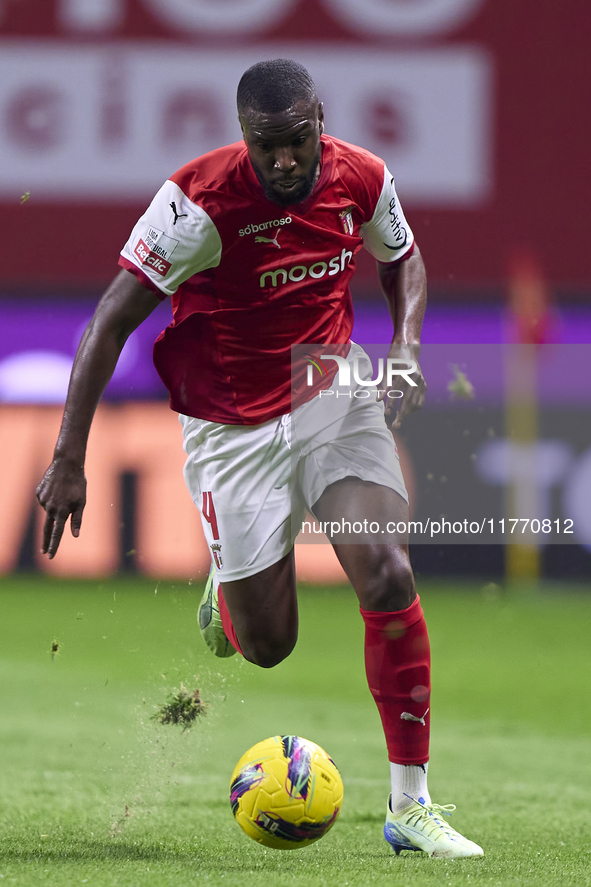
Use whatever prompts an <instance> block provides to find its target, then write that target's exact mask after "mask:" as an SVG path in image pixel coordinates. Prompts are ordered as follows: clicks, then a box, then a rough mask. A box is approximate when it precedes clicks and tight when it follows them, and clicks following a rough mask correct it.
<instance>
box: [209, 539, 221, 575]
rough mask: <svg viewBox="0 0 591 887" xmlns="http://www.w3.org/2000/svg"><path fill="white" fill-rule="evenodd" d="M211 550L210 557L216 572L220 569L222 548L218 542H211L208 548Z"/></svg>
mask: <svg viewBox="0 0 591 887" xmlns="http://www.w3.org/2000/svg"><path fill="white" fill-rule="evenodd" d="M209 547H210V548H211V556H212V558H213V562H214V564H215V565H216V567H217V569H218V570H221V569H222V546H221V544H220V543H219V542H212V543H211V545H210V546H209Z"/></svg>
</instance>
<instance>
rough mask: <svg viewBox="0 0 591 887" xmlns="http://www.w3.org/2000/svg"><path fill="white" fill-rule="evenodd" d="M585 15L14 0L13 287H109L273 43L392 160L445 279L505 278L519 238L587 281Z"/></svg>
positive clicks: (555, 271)
mask: <svg viewBox="0 0 591 887" xmlns="http://www.w3.org/2000/svg"><path fill="white" fill-rule="evenodd" d="M590 25H591V11H589V8H588V4H586V3H585V2H583V0H563V2H562V3H561V4H554V3H551V2H549V0H519V2H515V0H420V2H408V0H388V2H384V0H364V2H363V3H359V2H357V0H223V2H222V0H20V2H18V3H16V2H11V0H1V2H0V120H1V126H0V155H1V156H2V157H3V161H2V164H1V165H0V225H1V228H2V237H3V255H4V258H5V261H4V264H3V274H2V277H3V281H4V285H3V290H4V291H5V292H6V291H7V290H10V291H14V288H15V287H17V288H22V287H34V288H37V289H39V288H41V289H52V290H53V291H55V288H56V286H59V287H63V288H64V291H66V290H68V289H70V290H72V289H73V290H74V291H75V289H76V288H77V287H80V286H90V287H95V286H100V285H102V284H103V283H105V282H107V281H108V280H109V279H110V278H111V276H112V275H113V273H114V272H115V270H116V261H117V256H118V253H119V250H120V248H121V246H122V245H123V243H124V242H125V241H126V239H127V237H128V234H129V231H130V229H131V227H132V226H133V224H134V223H135V221H136V218H137V217H138V215H139V214H140V213H141V212H142V211H143V209H144V208H145V206H146V204H147V203H148V202H149V200H150V199H151V196H152V195H153V193H154V192H155V191H156V189H157V188H158V187H159V185H160V184H161V183H162V181H163V180H164V179H166V178H167V176H168V175H169V174H171V173H172V172H173V171H174V170H175V169H176V168H178V167H179V166H180V165H182V164H183V163H184V162H186V161H187V160H188V159H190V158H191V157H193V156H195V155H197V154H199V153H202V152H204V151H207V150H210V149H211V148H213V147H215V146H217V145H220V144H224V143H227V142H232V141H236V140H238V139H239V138H240V130H239V127H238V123H237V120H236V113H235V107H234V95H235V88H236V83H237V80H238V78H239V76H240V74H241V73H242V71H243V70H244V69H245V68H246V67H248V66H249V65H250V64H252V63H253V62H255V61H257V60H259V59H261V58H272V57H277V56H290V57H295V58H298V59H299V60H301V61H302V62H303V63H304V64H305V65H306V66H307V67H308V68H309V69H310V71H311V73H312V75H313V76H314V78H315V80H316V82H317V85H318V89H319V93H320V97H321V99H323V100H324V101H325V107H326V117H327V129H328V131H329V132H330V133H331V134H333V135H336V136H338V137H340V138H344V139H346V140H348V141H352V142H355V143H358V144H362V145H364V146H365V147H367V148H369V149H370V150H372V151H374V152H375V153H377V154H379V155H380V156H382V157H383V158H384V159H385V160H386V162H387V163H388V166H389V167H390V169H391V170H392V172H393V174H394V175H395V178H396V180H397V188H398V191H399V194H400V195H401V198H402V200H403V203H404V206H405V210H406V213H407V216H408V217H409V219H410V221H411V224H412V226H413V228H414V230H415V233H416V235H417V240H418V242H419V244H420V246H421V249H422V251H423V253H424V255H425V257H426V262H427V266H428V270H429V273H430V278H431V280H432V282H434V283H435V284H438V285H439V286H440V287H441V286H445V287H448V288H450V289H457V290H458V291H459V292H468V291H469V288H470V286H471V285H473V284H475V283H477V284H482V283H485V284H493V285H498V284H499V283H501V282H502V281H503V280H504V279H505V277H506V274H507V264H508V262H509V260H510V257H511V255H512V253H513V252H514V251H515V250H516V249H522V248H526V249H528V250H530V251H533V253H534V254H536V255H537V257H538V258H539V261H540V264H541V267H542V269H543V271H544V273H545V274H546V275H547V277H548V278H549V280H551V281H552V282H553V283H554V284H555V285H557V286H562V287H571V288H582V287H585V286H586V285H588V284H589V281H590V277H591V274H590V271H589V263H588V259H587V249H586V242H585V241H586V237H587V227H588V225H587V219H588V214H589V206H590V205H591V185H590V181H589V176H588V174H587V173H586V168H587V165H588V148H587V146H588V144H589V143H590V142H591V123H590V122H589V118H588V115H587V114H585V113H584V111H583V109H584V108H585V107H586V105H587V95H586V84H587V80H588V75H589V73H590V67H591V62H590V58H591V55H590V53H589V49H588V47H589V30H590V27H589V26H590ZM359 274H360V278H359V279H360V280H361V281H362V282H363V280H365V281H366V283H369V282H370V281H372V280H373V279H374V277H373V271H372V268H371V262H369V261H366V260H364V261H362V262H361V263H360V268H359Z"/></svg>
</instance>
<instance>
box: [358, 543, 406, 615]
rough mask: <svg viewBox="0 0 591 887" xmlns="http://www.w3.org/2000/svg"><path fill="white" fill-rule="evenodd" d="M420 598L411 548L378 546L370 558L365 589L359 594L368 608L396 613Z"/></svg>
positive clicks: (362, 602)
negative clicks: (417, 596) (416, 585)
mask: <svg viewBox="0 0 591 887" xmlns="http://www.w3.org/2000/svg"><path fill="white" fill-rule="evenodd" d="M415 597H416V591H415V581H414V574H413V571H412V567H411V565H410V558H409V556H408V551H407V550H406V549H404V548H402V547H398V546H397V547H396V548H394V549H392V548H387V547H386V546H375V548H374V549H373V550H372V554H371V557H370V561H369V565H368V570H367V574H366V577H365V581H364V588H363V589H362V590H361V592H360V594H359V598H360V603H361V606H362V607H363V609H365V610H374V611H379V612H393V611H395V610H404V609H406V607H410V605H411V604H412V602H413V600H414V599H415Z"/></svg>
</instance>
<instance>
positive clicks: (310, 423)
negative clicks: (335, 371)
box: [293, 345, 408, 506]
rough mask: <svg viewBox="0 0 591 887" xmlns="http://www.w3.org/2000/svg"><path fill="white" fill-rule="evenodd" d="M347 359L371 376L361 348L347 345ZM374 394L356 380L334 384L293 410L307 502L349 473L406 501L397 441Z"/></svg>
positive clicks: (362, 373)
mask: <svg viewBox="0 0 591 887" xmlns="http://www.w3.org/2000/svg"><path fill="white" fill-rule="evenodd" d="M349 361H350V362H351V361H357V364H356V369H357V371H358V375H359V378H363V377H367V376H368V377H369V378H371V364H370V361H369V358H368V357H367V355H366V354H365V352H364V351H363V349H361V348H360V347H359V346H357V345H352V346H351V351H350V354H349ZM354 377H355V373H353V378H354ZM337 379H338V377H337ZM321 395H324V396H323V397H322V396H321ZM376 397H377V392H376V390H375V388H374V389H370V388H368V387H367V386H364V385H361V384H360V383H357V382H356V381H353V382H352V384H351V386H350V388H349V389H347V390H345V391H341V390H340V389H339V386H338V385H337V384H336V383H333V386H331V388H330V389H329V390H328V391H325V392H320V394H319V395H318V396H317V397H315V398H313V399H312V400H311V401H309V402H308V403H306V404H304V405H303V406H301V407H298V408H297V409H296V410H295V411H294V414H293V427H294V437H295V439H296V441H297V447H296V448H295V452H296V453H297V458H298V464H297V483H298V485H299V486H300V488H301V490H302V496H303V498H304V500H305V501H306V502H307V504H308V506H311V505H312V503H315V502H317V501H318V500H319V499H320V497H321V496H322V494H323V493H324V491H325V490H326V489H327V488H328V487H329V486H331V485H332V484H336V483H337V482H338V481H342V480H344V479H345V478H353V477H357V478H359V479H360V480H363V481H367V482H368V483H373V484H374V485H379V486H382V487H388V488H390V489H391V490H393V491H394V492H395V493H397V494H398V496H399V497H400V498H402V499H403V500H406V501H408V494H407V492H406V486H405V484H404V478H403V476H402V471H401V468H400V459H399V457H398V450H397V448H396V443H395V440H394V437H393V435H392V432H391V431H390V429H389V428H388V427H387V425H386V421H385V417H384V404H383V403H381V402H378V401H377V400H376Z"/></svg>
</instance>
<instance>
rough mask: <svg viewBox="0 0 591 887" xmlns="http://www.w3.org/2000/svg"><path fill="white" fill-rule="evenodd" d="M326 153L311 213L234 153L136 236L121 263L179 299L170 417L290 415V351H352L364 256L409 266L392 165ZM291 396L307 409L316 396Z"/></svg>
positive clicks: (189, 178) (179, 193)
mask: <svg viewBox="0 0 591 887" xmlns="http://www.w3.org/2000/svg"><path fill="white" fill-rule="evenodd" d="M321 141H322V168H321V172H320V177H319V179H318V182H317V183H316V185H315V187H314V190H313V192H312V194H311V195H310V196H309V197H308V198H307V199H306V200H305V201H304V202H303V203H299V204H293V205H292V206H288V207H281V206H279V205H277V204H275V203H273V202H272V201H270V200H268V199H267V198H266V197H265V195H264V192H263V189H262V187H261V185H260V183H259V181H258V179H257V177H256V175H255V173H254V170H253V168H252V165H251V163H250V160H249V157H248V152H247V148H246V145H245V144H244V143H243V142H237V143H236V144H234V145H229V146H227V147H224V148H219V149H217V150H215V151H212V152H210V153H209V154H205V155H204V156H203V157H199V158H197V159H196V160H193V161H191V162H190V163H188V164H187V165H186V166H184V167H183V168H182V169H180V170H179V171H178V172H177V173H175V174H174V175H173V176H172V177H171V178H170V179H169V180H168V181H167V182H166V183H165V184H164V185H163V186H162V188H161V189H160V191H159V192H158V193H157V195H156V197H155V198H154V200H153V201H152V203H151V204H150V206H149V208H148V210H147V211H146V213H145V214H144V215H143V216H142V218H141V219H140V220H139V222H138V223H137V225H136V226H135V228H134V229H133V231H132V234H131V237H130V238H129V240H128V242H127V244H126V245H125V247H124V249H123V250H122V253H121V258H120V260H119V263H120V264H121V265H122V266H123V267H124V268H127V269H128V270H129V271H132V272H133V273H134V274H136V275H137V277H138V278H139V279H140V281H141V282H142V283H143V284H144V285H146V286H149V287H150V288H152V289H154V290H155V291H156V292H157V293H158V294H159V295H160V296H161V297H162V298H163V299H164V298H166V297H167V296H171V297H172V311H173V321H172V323H171V324H170V326H168V327H167V328H166V329H165V330H164V332H163V333H161V334H160V336H159V337H158V339H157V340H156V343H155V345H154V363H155V365H156V369H157V370H158V373H159V375H160V377H161V378H162V380H163V381H164V384H165V385H166V386H167V388H168V390H169V392H170V405H171V407H172V409H174V410H177V411H178V412H180V413H185V414H186V415H189V416H194V417H196V418H200V419H209V420H211V421H213V422H222V423H225V424H232V425H257V424H260V423H262V422H265V421H267V420H268V419H271V418H273V417H275V416H278V415H281V414H283V413H286V412H289V411H290V410H291V409H292V406H293V402H292V387H293V383H292V367H291V346H292V345H300V344H306V343H318V344H322V345H336V344H341V345H345V346H346V345H347V343H348V342H349V337H350V335H351V329H352V325H353V310H352V304H351V294H350V291H349V281H350V279H351V277H352V275H353V271H354V267H355V255H356V253H357V252H358V251H359V250H360V249H361V247H362V246H365V247H366V249H368V250H369V251H370V253H371V254H372V255H373V256H375V258H376V259H378V260H379V261H381V262H392V261H397V260H399V259H401V258H403V257H407V256H408V255H410V253H411V251H412V248H413V235H412V232H411V230H410V228H409V226H408V223H407V222H406V219H405V218H404V214H403V212H402V209H401V207H400V203H399V202H398V198H397V196H396V191H395V188H394V180H393V178H392V176H391V175H390V173H389V172H388V170H387V168H386V166H385V164H384V162H383V161H382V160H380V159H379V158H377V157H375V156H374V155H373V154H370V153H369V152H368V151H365V150H364V149H362V148H358V147H355V146H354V145H349V144H347V143H346V142H342V141H339V140H338V139H333V138H330V137H327V136H322V140H321ZM336 369H337V368H336V366H335V368H334V370H333V371H332V372H333V374H334V373H335V372H336ZM305 371H306V366H303V367H302V368H301V373H302V380H303V379H304V375H305ZM331 381H332V376H331V377H330V378H327V377H324V378H323V379H322V380H320V381H319V387H323V388H324V387H326V386H327V384H328V385H329V384H330V383H331ZM295 384H296V389H300V390H301V391H302V392H303V391H304V390H305V399H306V400H307V399H309V398H310V397H312V396H314V394H315V393H316V392H317V390H318V389H317V388H311V387H305V381H302V384H301V385H300V384H298V380H297V379H296V380H295Z"/></svg>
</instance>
